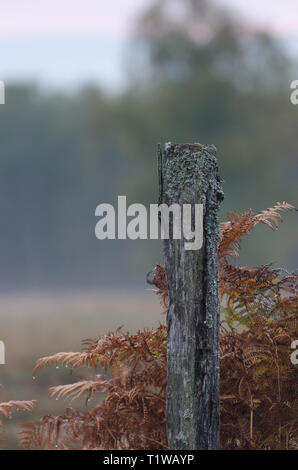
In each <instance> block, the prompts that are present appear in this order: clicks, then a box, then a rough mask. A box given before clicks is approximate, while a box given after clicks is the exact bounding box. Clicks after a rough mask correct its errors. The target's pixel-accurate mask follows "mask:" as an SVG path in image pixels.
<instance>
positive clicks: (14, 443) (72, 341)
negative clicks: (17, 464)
mask: <svg viewBox="0 0 298 470" xmlns="http://www.w3.org/2000/svg"><path fill="white" fill-rule="evenodd" d="M160 311H161V310H160V306H159V301H158V299H157V297H156V296H155V295H154V293H152V292H151V290H150V289H148V290H145V289H144V290H143V291H141V292H140V291H137V292H119V291H118V292H115V291H109V292H108V291H105V292H102V293H92V292H67V293H59V294H57V293H38V294H21V293H20V294H18V295H15V294H14V295H2V296H1V299H0V315H1V331H0V339H1V340H2V341H4V343H5V348H6V365H2V366H0V383H1V384H2V385H3V387H4V388H3V389H1V401H8V400H31V399H35V400H37V402H38V405H37V408H36V410H34V412H33V413H16V414H14V416H13V418H12V419H11V420H4V428H5V432H4V436H3V437H4V438H5V441H6V442H5V445H6V448H8V449H18V448H19V447H18V439H17V433H18V431H19V426H18V423H21V422H25V421H28V420H29V421H31V420H35V419H39V418H40V417H42V416H44V415H46V414H58V413H60V412H62V410H63V409H64V408H65V407H66V406H67V404H66V403H65V402H63V401H56V400H49V399H48V388H49V387H51V386H53V385H58V384H62V383H64V384H66V383H71V382H73V381H74V380H75V375H74V374H73V375H72V374H71V373H70V371H69V369H63V368H59V370H57V369H56V368H55V367H50V368H48V369H44V370H42V371H40V372H39V374H38V375H37V377H36V378H35V379H34V380H33V378H32V370H33V367H34V364H35V362H36V360H37V359H38V358H39V357H42V356H46V355H51V354H54V353H56V352H59V351H78V350H80V346H81V340H83V339H86V338H94V337H97V336H98V335H101V334H104V333H106V332H108V331H111V330H115V329H116V328H118V327H119V326H122V325H123V331H130V332H134V331H137V330H138V329H143V328H144V327H148V328H151V327H155V326H157V325H158V323H159V321H160V320H162V317H161V315H160ZM77 374H79V375H82V374H85V375H89V374H88V371H86V369H84V370H80V371H78V372H77ZM90 374H91V371H90ZM72 406H74V407H76V408H84V407H85V402H84V400H76V401H75V402H73V404H72Z"/></svg>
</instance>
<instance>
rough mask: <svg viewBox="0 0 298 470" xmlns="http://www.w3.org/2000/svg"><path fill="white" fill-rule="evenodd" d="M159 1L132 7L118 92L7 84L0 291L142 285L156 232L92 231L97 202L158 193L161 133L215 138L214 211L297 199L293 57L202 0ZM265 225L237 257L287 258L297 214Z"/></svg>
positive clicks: (0, 123) (1, 145)
mask: <svg viewBox="0 0 298 470" xmlns="http://www.w3.org/2000/svg"><path fill="white" fill-rule="evenodd" d="M169 8H170V5H169V4H168V2H167V1H166V2H158V3H157V4H156V6H154V7H152V8H151V9H150V10H149V11H148V12H147V13H146V14H145V15H144V16H143V17H142V18H140V20H139V24H138V25H137V28H136V33H135V34H136V41H135V43H134V44H132V53H131V56H130V58H129V59H128V60H127V62H128V65H127V68H128V73H129V86H128V88H127V90H125V92H123V93H122V94H121V95H117V96H107V95H105V94H104V93H103V92H102V91H101V90H100V89H98V88H96V87H91V86H88V87H87V86H86V87H85V88H83V89H81V90H80V91H78V92H74V93H73V94H69V93H68V94H67V93H65V94H63V93H55V94H54V93H50V92H47V91H46V90H41V89H40V88H39V87H38V86H35V85H30V84H24V85H12V84H11V85H9V84H8V86H7V87H6V104H5V105H4V106H1V107H0V149H1V170H0V207H1V244H0V262H1V267H0V287H1V288H2V289H9V288H30V289H35V288H47V287H48V288H65V287H74V286H82V287H90V288H94V287H98V288H99V287H107V286H113V284H117V286H119V285H121V284H122V285H123V287H126V286H127V285H129V284H130V283H133V282H135V281H136V280H137V279H138V280H139V282H140V283H141V282H142V279H143V275H144V273H145V272H147V271H149V270H150V268H151V267H152V266H154V265H155V264H156V263H158V262H159V261H160V257H161V246H160V242H158V241H156V242H154V241H140V242H132V241H129V240H128V241H98V240H97V239H96V237H95V235H94V227H95V224H96V218H95V215H94V211H95V208H96V206H97V205H98V204H100V203H102V202H109V203H112V204H116V202H117V196H118V195H126V196H127V198H128V203H131V202H140V203H143V204H149V203H154V202H156V201H157V193H158V188H157V168H156V145H157V143H158V142H167V141H177V142H191V141H196V142H197V141H199V142H203V143H214V144H215V145H216V146H217V148H218V155H219V161H220V168H221V174H222V176H223V178H224V181H225V183H224V190H225V201H224V203H223V204H222V214H226V213H227V212H228V211H229V210H234V209H235V210H239V211H241V210H243V209H249V208H250V207H252V208H253V209H254V210H256V211H257V210H259V209H261V208H263V207H264V206H270V205H272V203H273V202H275V201H284V200H286V201H288V202H290V203H292V204H296V205H297V176H298V168H297V156H298V155H297V154H298V142H297V124H298V109H297V107H295V106H294V105H292V104H291V102H290V92H291V90H290V83H291V81H292V80H293V79H294V78H298V77H294V76H293V70H294V65H295V64H294V63H293V62H291V60H290V59H289V58H288V57H287V55H286V53H285V52H284V51H283V50H282V49H281V47H280V46H279V45H278V44H276V43H275V42H274V41H273V40H272V39H271V38H270V37H269V36H267V35H265V34H260V33H259V34H256V33H254V34H252V33H251V34H248V33H245V34H244V33H242V34H241V35H240V33H239V31H241V27H240V26H239V25H236V24H235V21H234V20H231V19H230V18H229V17H228V15H224V14H222V13H221V12H219V11H218V10H216V9H214V10H213V9H211V7H207V6H206V5H205V2H193V1H191V0H187V1H185V11H184V13H183V15H185V16H183V15H181V18H180V17H179V19H177V18H176V17H174V16H173V17H172V15H171V14H170V13H171V11H170V10H169ZM204 24H205V25H206V24H207V25H208V26H209V33H208V38H207V39H208V40H207V39H206V37H205V36H204V31H206V28H204V27H203V26H204ZM194 31H196V32H197V33H198V34H195V33H194ZM243 31H244V29H243ZM200 32H201V35H200ZM98 60H100V57H99V58H98ZM296 65H297V64H296ZM296 70H297V69H296ZM267 230H268V229H267V228H266V227H264V228H259V229H258V232H257V233H256V238H255V239H254V240H256V242H255V243H253V242H252V241H251V242H250V244H249V245H248V246H247V247H245V249H244V250H243V252H244V253H245V256H244V261H245V258H246V259H249V260H250V262H253V263H256V264H261V263H265V262H267V261H268V260H276V262H277V264H279V265H286V266H288V267H289V268H295V266H296V265H297V260H298V254H297V251H296V253H295V245H296V236H295V231H297V222H296V221H295V217H294V215H293V216H292V217H289V223H288V224H287V227H284V228H283V227H282V228H281V230H280V232H279V234H278V235H276V237H270V238H269V237H267V235H268V233H267Z"/></svg>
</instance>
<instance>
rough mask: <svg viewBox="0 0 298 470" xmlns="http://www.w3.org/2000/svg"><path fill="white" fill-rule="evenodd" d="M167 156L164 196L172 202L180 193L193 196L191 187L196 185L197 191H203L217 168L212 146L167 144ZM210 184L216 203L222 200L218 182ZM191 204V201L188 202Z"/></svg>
mask: <svg viewBox="0 0 298 470" xmlns="http://www.w3.org/2000/svg"><path fill="white" fill-rule="evenodd" d="M164 151H165V153H166V154H167V158H166V162H165V177H166V180H167V182H168V186H167V190H166V194H167V196H168V197H169V198H170V199H171V200H172V201H177V200H178V198H179V195H180V194H181V192H183V195H184V196H186V195H187V193H189V195H190V196H191V195H192V194H193V185H194V184H196V185H197V188H198V190H199V191H204V190H205V188H206V187H207V186H208V185H210V176H211V175H213V174H214V170H215V169H216V168H217V159H216V156H215V152H216V148H215V146H214V145H205V146H204V145H202V144H199V143H194V144H187V145H185V146H181V145H177V144H172V143H170V142H168V143H167V144H165V146H164ZM211 184H212V185H213V186H214V187H216V188H217V197H218V199H217V203H219V202H221V201H222V199H223V197H224V196H223V191H222V188H221V187H220V184H219V181H216V180H214V181H212V182H211ZM190 202H192V201H190Z"/></svg>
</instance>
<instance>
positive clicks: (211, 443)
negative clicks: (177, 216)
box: [158, 143, 223, 450]
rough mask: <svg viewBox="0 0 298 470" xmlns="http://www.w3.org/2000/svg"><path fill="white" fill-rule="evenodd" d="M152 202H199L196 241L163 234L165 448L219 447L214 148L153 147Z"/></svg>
mask: <svg viewBox="0 0 298 470" xmlns="http://www.w3.org/2000/svg"><path fill="white" fill-rule="evenodd" d="M158 169H159V203H160V204H162V203H164V204H167V205H168V206H170V205H172V204H174V203H176V204H179V205H180V206H182V205H183V204H192V205H194V204H203V246H202V248H201V249H199V250H185V246H184V240H183V236H182V237H181V239H180V240H179V239H173V237H172V236H171V229H172V225H173V220H171V222H170V238H169V239H167V240H164V241H163V242H164V256H165V268H166V276H167V285H168V292H169V307H168V313H167V324H168V336H167V338H168V339H167V341H168V359H167V364H168V366H167V368H168V369H167V434H168V442H169V447H170V449H174V450H176V449H179V450H183V449H185V450H195V449H199V450H200V449H219V405H220V390H219V385H220V384H219V377H220V369H219V366H220V363H219V361H220V356H219V313H220V306H219V291H218V283H219V273H218V256H217V248H218V242H219V234H218V219H217V212H218V207H219V203H220V202H221V201H222V199H223V192H222V188H221V184H220V178H219V175H218V165H217V158H216V148H215V147H214V146H213V145H206V146H205V145H201V144H172V143H168V144H165V146H164V148H163V149H162V148H161V147H160V146H159V149H158Z"/></svg>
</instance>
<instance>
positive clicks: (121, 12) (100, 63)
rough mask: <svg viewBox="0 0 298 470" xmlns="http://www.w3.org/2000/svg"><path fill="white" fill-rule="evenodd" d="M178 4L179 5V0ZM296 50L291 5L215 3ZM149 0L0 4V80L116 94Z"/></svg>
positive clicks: (297, 6)
mask: <svg viewBox="0 0 298 470" xmlns="http://www.w3.org/2000/svg"><path fill="white" fill-rule="evenodd" d="M181 1H182V0H181ZM216 2H217V3H219V4H221V5H227V6H229V7H230V8H231V9H232V10H233V12H234V13H235V14H236V15H237V14H240V15H242V16H244V17H245V18H246V20H247V22H249V23H251V24H254V25H255V26H256V27H262V28H263V27H266V28H267V29H269V30H270V31H271V32H273V33H274V34H275V35H276V36H279V37H281V38H282V39H283V40H286V41H287V42H289V44H291V45H292V46H291V47H293V48H295V47H296V50H297V53H298V2H297V1H295V0H250V1H247V0H216ZM150 3H151V1H150V0H109V1H108V2H106V1H103V0H5V1H3V0H2V1H0V79H1V80H5V81H9V80H14V81H16V80H18V81H20V80H30V81H35V82H40V83H42V84H44V85H50V86H54V87H62V88H72V87H73V86H77V85H80V84H82V83H84V82H86V81H89V82H94V83H97V84H102V85H103V86H104V87H106V88H107V89H110V90H117V89H120V88H121V87H122V86H123V83H124V76H125V73H124V69H123V56H124V54H125V51H126V50H127V47H128V43H129V37H130V35H131V32H132V30H133V25H134V22H135V19H136V17H137V16H138V15H139V14H140V12H141V11H142V10H143V9H145V8H146V7H148V5H150Z"/></svg>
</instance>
